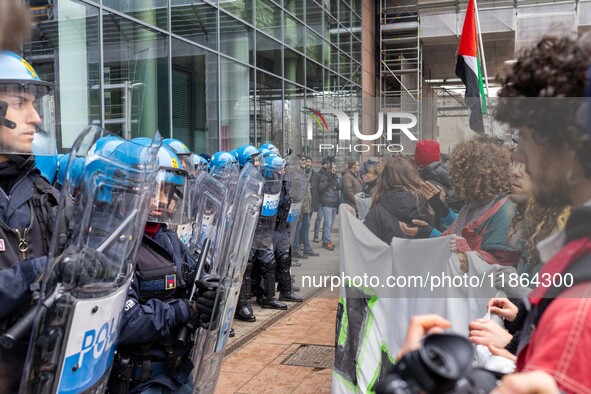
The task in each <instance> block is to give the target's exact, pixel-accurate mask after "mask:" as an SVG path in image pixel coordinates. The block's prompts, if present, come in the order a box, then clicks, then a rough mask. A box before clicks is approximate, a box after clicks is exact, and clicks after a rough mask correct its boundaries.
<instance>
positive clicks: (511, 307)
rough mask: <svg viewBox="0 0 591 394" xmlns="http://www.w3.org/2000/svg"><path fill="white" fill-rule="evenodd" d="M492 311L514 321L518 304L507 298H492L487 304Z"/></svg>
mask: <svg viewBox="0 0 591 394" xmlns="http://www.w3.org/2000/svg"><path fill="white" fill-rule="evenodd" d="M487 307H488V310H489V311H490V313H493V314H495V315H498V316H500V317H502V318H503V319H505V320H508V321H513V320H515V317H516V316H517V312H519V309H517V306H515V304H513V303H512V302H511V301H509V300H508V299H507V298H491V299H490V300H488V304H487Z"/></svg>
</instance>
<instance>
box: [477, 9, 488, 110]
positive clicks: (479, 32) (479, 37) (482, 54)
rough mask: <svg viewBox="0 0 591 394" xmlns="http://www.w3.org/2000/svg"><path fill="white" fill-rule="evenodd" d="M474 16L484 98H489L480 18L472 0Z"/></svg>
mask: <svg viewBox="0 0 591 394" xmlns="http://www.w3.org/2000/svg"><path fill="white" fill-rule="evenodd" d="M474 15H476V32H477V33H478V49H479V50H480V56H481V57H482V71H484V84H485V85H486V98H487V100H486V101H488V98H489V97H490V94H489V89H488V73H487V72H486V59H485V57H484V43H483V42H482V31H481V30H480V17H479V16H478V5H477V4H476V0H474Z"/></svg>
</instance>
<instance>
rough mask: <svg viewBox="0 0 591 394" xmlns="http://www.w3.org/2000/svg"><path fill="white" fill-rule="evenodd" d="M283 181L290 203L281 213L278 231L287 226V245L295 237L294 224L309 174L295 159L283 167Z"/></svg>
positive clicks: (308, 181)
mask: <svg viewBox="0 0 591 394" xmlns="http://www.w3.org/2000/svg"><path fill="white" fill-rule="evenodd" d="M292 162H293V160H292ZM284 182H285V185H286V189H287V192H288V193H289V196H290V198H289V201H290V204H289V208H288V209H287V212H286V213H285V212H284V213H283V215H284V216H285V217H284V220H285V221H284V222H283V220H281V221H279V231H282V230H284V228H285V229H287V227H289V230H290V233H289V245H291V244H292V243H293V240H294V238H295V233H296V232H295V230H296V224H297V222H298V219H299V217H300V212H301V210H302V203H303V202H304V197H305V196H306V191H307V190H308V185H309V183H310V175H309V174H306V171H304V169H303V168H301V167H300V166H299V161H297V160H296V161H295V162H293V163H290V165H289V166H287V167H286V168H285V178H284ZM286 208H287V207H286ZM284 223H285V224H284ZM289 245H287V248H289Z"/></svg>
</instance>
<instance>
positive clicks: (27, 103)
mask: <svg viewBox="0 0 591 394" xmlns="http://www.w3.org/2000/svg"><path fill="white" fill-rule="evenodd" d="M53 106H54V100H53V85H52V84H51V83H49V82H45V81H42V80H41V79H40V78H39V76H38V75H37V73H36V72H35V70H34V69H33V67H32V66H31V65H30V64H29V63H27V61H26V60H25V59H23V58H22V57H20V56H18V55H17V54H15V53H13V52H10V51H0V127H5V128H6V129H8V130H3V131H2V133H1V134H0V154H10V153H13V154H28V155H30V154H31V153H32V154H35V155H44V156H53V155H55V154H56V152H57V145H56V138H55V120H54V118H53V116H54V113H55V111H54V109H53ZM33 111H34V112H33ZM21 118H26V119H27V123H25V120H21ZM33 123H34V124H35V127H34V129H30V130H29V128H30V126H31V124H33ZM17 127H18V128H19V129H20V130H17V131H15V135H12V134H10V132H9V130H15V129H17ZM17 133H18V134H17ZM29 133H31V134H30V135H31V137H32V139H31V140H29V139H28V138H26V136H27V135H29ZM15 136H16V137H19V138H15Z"/></svg>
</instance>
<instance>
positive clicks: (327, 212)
mask: <svg viewBox="0 0 591 394" xmlns="http://www.w3.org/2000/svg"><path fill="white" fill-rule="evenodd" d="M322 210H323V211H324V212H323V215H324V227H323V231H322V242H323V243H325V244H327V243H329V242H332V241H331V237H330V235H331V234H330V233H331V231H332V225H333V224H334V219H335V217H336V216H337V209H336V208H332V207H322Z"/></svg>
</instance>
